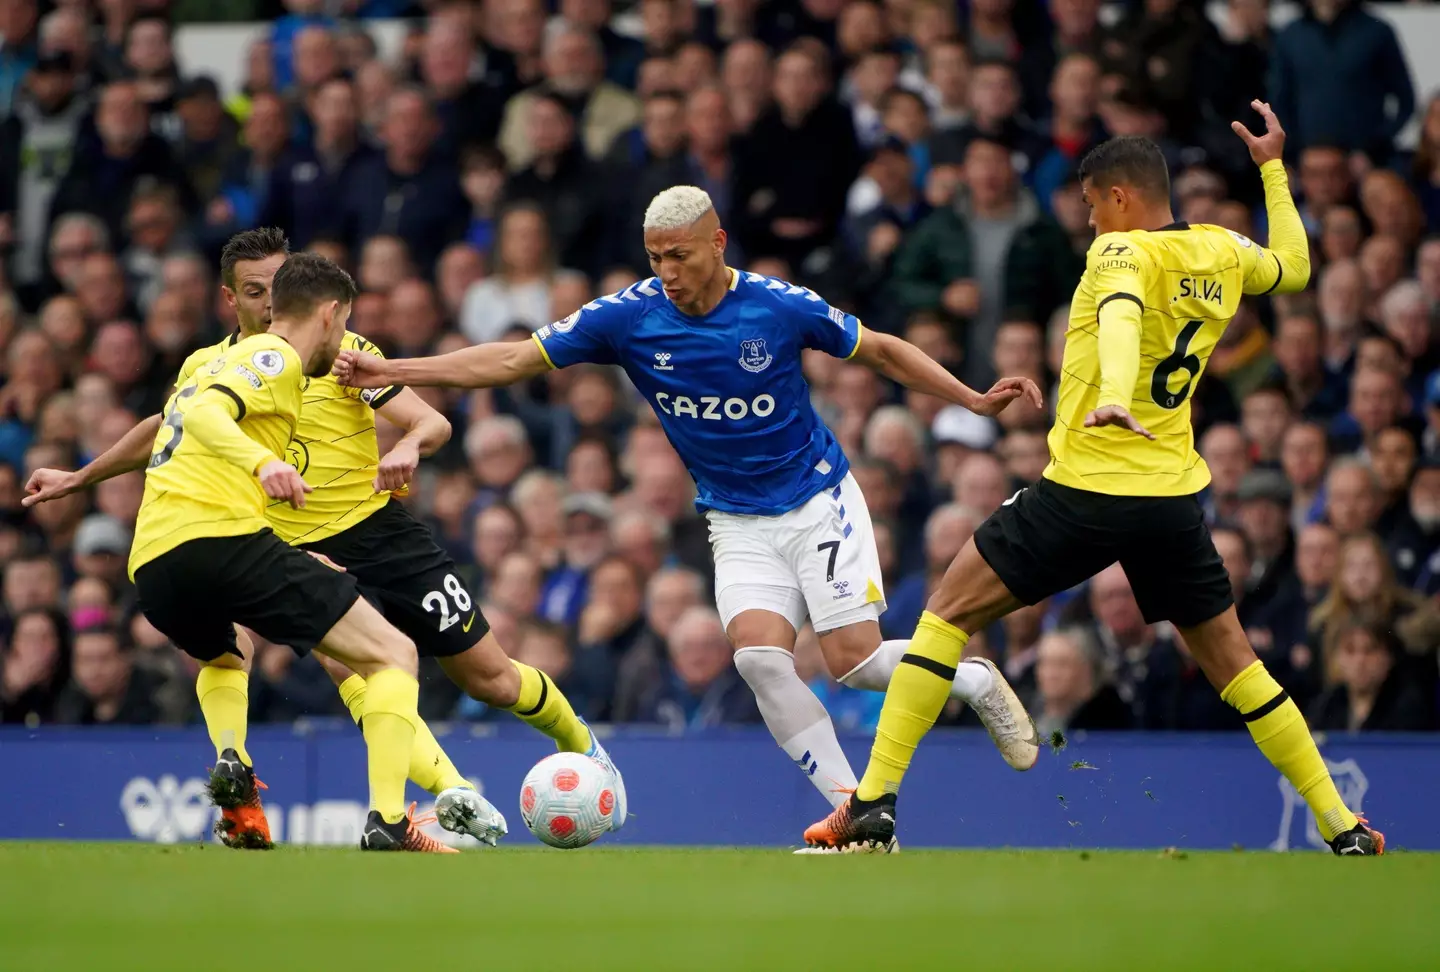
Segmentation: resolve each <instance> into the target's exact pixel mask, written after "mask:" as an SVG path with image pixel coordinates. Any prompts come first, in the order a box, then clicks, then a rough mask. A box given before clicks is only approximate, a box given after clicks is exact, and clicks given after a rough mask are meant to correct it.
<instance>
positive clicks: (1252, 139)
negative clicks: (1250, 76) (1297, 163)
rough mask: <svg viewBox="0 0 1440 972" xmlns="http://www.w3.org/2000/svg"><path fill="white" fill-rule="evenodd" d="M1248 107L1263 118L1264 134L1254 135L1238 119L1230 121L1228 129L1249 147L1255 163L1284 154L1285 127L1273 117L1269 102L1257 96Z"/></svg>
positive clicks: (1261, 162)
mask: <svg viewBox="0 0 1440 972" xmlns="http://www.w3.org/2000/svg"><path fill="white" fill-rule="evenodd" d="M1250 107H1251V108H1254V109H1255V110H1256V111H1258V112H1259V113H1260V117H1262V118H1264V119H1265V134H1264V135H1254V134H1252V133H1251V131H1250V129H1249V128H1247V127H1246V126H1245V125H1244V124H1242V123H1241V122H1238V121H1234V122H1231V123H1230V129H1231V130H1232V131H1233V132H1234V133H1235V134H1236V135H1239V136H1240V138H1241V140H1242V141H1243V142H1244V143H1245V146H1246V148H1248V149H1250V158H1252V159H1254V160H1255V164H1256V165H1264V164H1265V163H1266V162H1271V161H1274V160H1275V159H1278V158H1280V157H1281V156H1282V155H1284V154H1285V129H1283V128H1281V127H1280V119H1278V118H1276V117H1275V112H1273V111H1271V110H1270V103H1269V102H1267V101H1261V100H1259V99H1258V98H1257V99H1256V100H1254V101H1252V102H1250Z"/></svg>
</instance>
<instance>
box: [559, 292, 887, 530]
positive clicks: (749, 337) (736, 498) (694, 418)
mask: <svg viewBox="0 0 1440 972" xmlns="http://www.w3.org/2000/svg"><path fill="white" fill-rule="evenodd" d="M730 274H731V278H730V290H729V291H728V292H727V293H726V294H725V297H724V298H723V299H722V300H721V301H720V303H719V304H718V305H716V307H715V309H714V310H712V311H711V312H710V313H709V314H706V315H705V316H704V317H691V316H689V315H688V314H682V313H681V312H680V311H679V310H678V309H676V307H675V305H674V304H672V303H671V302H670V299H669V298H668V297H666V296H665V292H664V290H663V289H662V287H661V286H660V283H659V281H657V280H656V279H655V278H654V277H651V278H650V279H649V280H645V281H642V282H641V283H638V284H635V285H634V286H632V287H627V288H626V289H625V290H622V291H621V292H620V293H618V294H611V295H610V296H608V297H601V298H600V299H599V300H596V301H592V302H591V303H588V304H586V305H585V306H584V307H583V308H581V309H580V310H578V311H576V312H575V313H574V314H571V315H570V316H569V317H567V318H565V319H564V320H562V321H557V322H555V323H554V324H551V325H548V326H546V327H542V328H540V330H538V331H536V332H535V335H534V338H535V340H536V342H537V343H539V345H540V349H541V351H542V352H543V353H544V354H545V358H546V360H547V361H549V362H550V364H551V365H553V366H554V367H556V368H564V367H566V366H568V365H573V364H580V363H582V362H590V363H593V364H609V365H619V366H620V367H622V368H624V369H625V373H626V374H627V375H629V376H630V380H631V381H632V382H634V384H635V387H636V388H638V389H639V390H640V393H641V394H642V395H644V396H645V397H646V398H647V399H648V400H649V401H650V403H651V404H652V405H653V406H654V407H655V413H656V414H657V415H659V416H660V425H661V426H662V427H663V428H664V429H665V434H666V435H667V436H669V438H670V442H671V444H672V445H674V447H675V451H676V452H678V453H679V454H680V458H681V460H682V461H683V462H684V463H685V466H686V467H687V468H688V469H689V470H690V475H691V476H692V477H693V478H694V480H695V485H696V486H697V487H698V491H697V496H696V500H695V505H696V507H697V508H699V509H700V510H702V511H703V510H723V511H725V512H727V513H749V514H756V515H761V516H775V515H777V514H780V513H788V512H789V511H790V510H793V509H795V508H797V507H799V506H800V505H801V504H803V503H804V502H805V501H806V500H808V499H809V498H810V497H812V496H814V495H815V494H816V493H818V492H820V491H821V490H822V489H827V488H829V487H832V486H834V485H836V484H837V483H839V482H840V480H841V479H843V478H844V477H845V474H846V472H848V471H849V469H850V463H849V461H848V460H847V459H846V458H845V453H844V452H843V451H842V450H841V448H840V444H839V443H838V442H836V441H835V436H834V435H833V434H831V432H830V430H829V429H828V428H827V427H826V426H825V423H824V422H823V421H821V419H820V416H819V415H817V414H816V413H815V408H814V406H813V405H811V404H810V386H809V385H808V384H807V383H806V381H805V375H804V373H803V372H802V371H801V367H800V357H801V355H800V352H801V351H802V350H803V349H805V348H816V349H818V350H821V351H824V352H826V353H827V354H832V355H834V356H835V357H837V358H849V357H852V356H853V355H854V354H855V352H856V351H857V350H858V349H859V347H860V322H859V321H858V320H856V319H855V318H854V317H853V316H851V315H849V314H845V313H843V312H841V311H839V310H837V309H835V308H833V307H831V306H830V305H829V304H827V303H826V302H825V301H824V299H823V298H821V297H820V296H819V295H818V294H816V293H815V292H814V291H811V290H807V289H806V288H804V287H796V286H794V285H792V284H788V283H786V282H785V281H783V280H776V279H774V278H772V277H763V276H761V275H760V274H758V273H742V272H740V271H737V270H731V271H730Z"/></svg>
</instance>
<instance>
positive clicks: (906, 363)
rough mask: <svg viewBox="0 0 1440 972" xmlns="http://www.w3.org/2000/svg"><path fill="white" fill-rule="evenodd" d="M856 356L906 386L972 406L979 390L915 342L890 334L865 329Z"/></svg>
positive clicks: (977, 397) (977, 398)
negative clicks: (947, 368)
mask: <svg viewBox="0 0 1440 972" xmlns="http://www.w3.org/2000/svg"><path fill="white" fill-rule="evenodd" d="M855 360H856V361H858V362H860V363H861V364H864V365H868V366H869V367H871V368H873V369H874V370H876V371H878V372H879V373H880V374H882V375H884V376H885V377H886V378H889V379H890V380H891V381H895V382H899V383H900V384H902V385H904V386H905V387H906V388H909V389H911V390H913V391H917V392H922V393H924V394H926V395H934V396H935V397H936V398H943V399H944V400H945V401H947V402H953V403H954V404H956V405H963V406H965V407H966V408H973V407H974V406H975V403H976V402H977V401H979V399H980V393H979V392H977V391H976V390H975V389H973V388H971V387H970V386H969V385H967V384H965V383H964V382H963V381H961V380H960V379H958V378H956V377H955V376H954V375H952V374H951V373H950V372H949V371H946V370H945V366H944V365H942V364H940V362H938V361H936V360H935V359H934V358H932V357H930V356H929V355H928V354H926V353H925V352H924V351H921V350H920V349H919V348H917V347H915V345H913V344H911V343H910V342H909V341H906V340H904V339H903V338H897V337H895V336H894V335H891V334H880V333H877V332H875V331H872V330H870V329H868V328H867V329H866V330H865V332H864V333H863V335H862V336H861V338H860V347H859V348H858V349H857V350H856V352H855Z"/></svg>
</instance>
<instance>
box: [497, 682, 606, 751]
mask: <svg viewBox="0 0 1440 972" xmlns="http://www.w3.org/2000/svg"><path fill="white" fill-rule="evenodd" d="M510 664H512V665H514V666H515V670H516V671H518V672H519V673H520V698H519V699H517V700H516V702H515V704H514V705H512V706H511V707H510V711H511V712H513V713H515V717H516V718H518V719H519V720H520V721H521V722H524V723H526V724H527V725H530V726H532V727H534V728H536V729H539V730H540V731H541V732H543V733H544V734H545V735H547V736H549V737H550V738H551V739H553V740H555V745H557V746H558V747H560V749H561V750H563V751H564V752H567V753H584V752H589V750H590V730H589V729H587V728H586V727H585V723H583V722H581V721H580V717H579V716H577V715H576V714H575V710H574V709H572V708H571V707H570V700H569V699H567V698H565V696H564V694H563V693H562V692H561V691H560V690H559V689H558V688H556V687H555V683H554V682H552V681H550V676H549V675H546V674H545V673H544V672H542V671H540V670H539V669H538V668H531V667H530V666H529V665H526V664H524V663H523V662H517V661H512V662H511V663H510Z"/></svg>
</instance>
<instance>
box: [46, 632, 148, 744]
mask: <svg viewBox="0 0 1440 972" xmlns="http://www.w3.org/2000/svg"><path fill="white" fill-rule="evenodd" d="M72 651H73V658H72V660H71V675H70V684H69V685H67V686H65V689H64V691H63V692H61V694H60V697H59V698H58V699H57V700H56V703H55V712H56V716H57V718H59V719H60V720H61V721H62V722H66V723H69V724H72V725H137V726H143V725H149V724H152V723H155V722H159V721H161V713H160V711H159V708H158V706H157V705H156V690H157V689H158V687H159V686H158V685H156V684H155V682H154V680H153V678H152V677H151V675H150V673H148V672H146V671H144V670H141V669H137V668H136V667H135V659H134V653H133V650H132V649H131V648H130V647H129V645H128V644H127V643H126V642H125V641H124V640H123V637H122V635H121V634H120V633H119V632H118V631H116V630H115V629H114V628H103V627H101V628H91V629H88V630H83V631H77V632H76V633H75V639H74V643H73V646H72Z"/></svg>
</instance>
